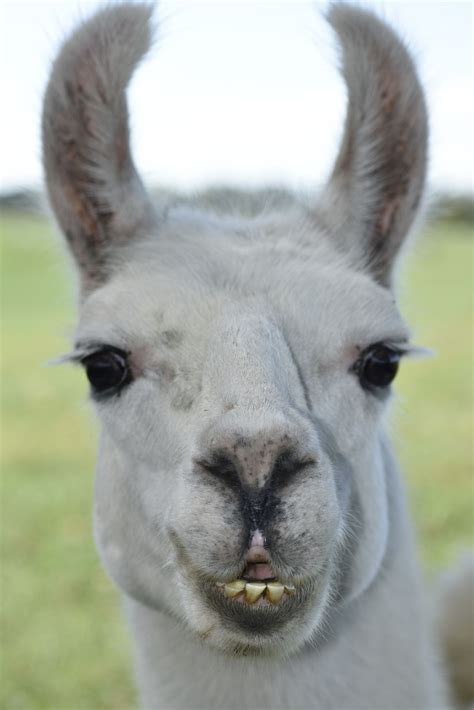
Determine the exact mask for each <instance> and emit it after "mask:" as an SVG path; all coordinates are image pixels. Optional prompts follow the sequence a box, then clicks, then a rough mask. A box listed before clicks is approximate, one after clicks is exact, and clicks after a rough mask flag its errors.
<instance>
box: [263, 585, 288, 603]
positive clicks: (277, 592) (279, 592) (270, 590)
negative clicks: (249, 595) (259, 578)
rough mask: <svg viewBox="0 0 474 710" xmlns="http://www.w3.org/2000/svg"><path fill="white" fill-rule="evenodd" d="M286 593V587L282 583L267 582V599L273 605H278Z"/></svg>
mask: <svg viewBox="0 0 474 710" xmlns="http://www.w3.org/2000/svg"><path fill="white" fill-rule="evenodd" d="M284 591H285V587H284V586H283V584H280V582H267V599H268V600H269V601H271V603H272V604H278V602H279V601H280V599H281V598H282V596H283V592H284Z"/></svg>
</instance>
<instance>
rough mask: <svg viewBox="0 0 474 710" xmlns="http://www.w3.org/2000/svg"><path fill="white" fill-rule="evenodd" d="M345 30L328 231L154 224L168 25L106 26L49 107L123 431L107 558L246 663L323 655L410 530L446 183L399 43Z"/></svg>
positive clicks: (103, 485)
mask: <svg viewBox="0 0 474 710" xmlns="http://www.w3.org/2000/svg"><path fill="white" fill-rule="evenodd" d="M329 21H330V23H331V24H332V26H333V27H334V29H335V30H336V32H337V34H338V37H339V41H340V44H341V49H342V70H343V75H344V78H345V80H346V83H347V88H348V112H347V118H346V125H345V132H344V136H343V140H342V146H341V148H340V152H339V155H338V157H337V160H336V163H335V167H334V169H333V172H332V175H331V177H330V179H329V182H328V185H327V187H326V188H325V190H324V191H323V193H322V195H321V196H320V197H319V199H318V200H315V203H314V205H313V206H312V207H311V209H303V208H296V207H295V209H294V210H290V211H287V212H286V213H284V214H266V215H264V216H262V217H259V218H255V219H244V218H242V219H241V220H238V219H235V218H234V217H232V218H230V217H217V216H211V215H208V214H204V213H201V212H196V211H189V210H188V211H186V210H183V209H180V208H177V209H174V210H169V211H168V212H167V213H166V214H156V213H155V211H154V208H153V206H152V204H151V202H150V200H149V198H148V196H147V194H146V191H145V189H144V188H143V185H142V183H141V182H140V179H139V177H138V175H137V173H136V171H135V168H134V165H133V162H132V158H131V154H130V149H129V141H128V125H127V106H126V100H125V94H124V91H125V88H126V85H127V82H128V80H129V78H130V75H131V72H132V70H133V68H134V66H135V65H136V63H137V62H138V60H139V59H140V58H141V56H142V55H143V54H144V52H145V51H146V50H147V48H148V44H149V41H150V29H149V23H150V10H149V7H148V6H144V5H127V4H120V5H117V6H115V7H109V8H107V9H105V10H102V11H101V12H99V13H98V14H97V15H96V16H94V17H93V18H92V19H91V20H89V21H88V22H86V23H84V24H83V25H82V26H81V27H80V28H79V29H78V30H77V31H76V32H75V33H74V34H73V35H72V37H71V38H70V39H69V40H68V41H67V42H66V43H65V45H64V47H63V49H62V50H61V52H60V55H59V57H58V59H57V60H56V63H55V65H54V67H53V70H52V75H51V79H50V83H49V85H48V88H47V92H46V97H45V105H44V115H43V139H44V163H45V169H46V176H47V184H48V189H49V195H50V199H51V202H52V205H53V208H54V210H55V213H56V216H57V219H58V221H59V224H60V226H61V228H62V230H63V232H64V234H65V236H66V239H67V241H68V243H69V246H70V248H71V250H72V253H73V255H74V257H75V260H76V262H77V265H78V269H79V274H80V280H81V307H80V320H79V325H78V328H77V333H76V343H75V350H74V353H73V355H72V357H73V359H75V360H78V361H80V362H82V364H83V365H84V366H85V368H86V370H87V373H88V376H89V379H90V381H91V392H92V398H93V400H94V402H95V405H96V407H97V410H98V413H99V418H100V420H101V429H102V431H101V439H100V449H99V459H98V470H97V483H96V502H95V534H96V540H97V545H98V548H99V551H100V554H101V557H102V560H103V562H104V564H105V566H106V568H107V570H108V571H109V573H110V575H111V576H112V578H113V579H114V580H115V581H116V583H117V584H118V586H119V587H120V588H121V589H122V590H123V591H125V592H126V593H127V594H128V595H130V596H132V597H134V598H136V599H138V600H140V601H141V602H143V603H144V604H147V605H149V606H151V607H154V608H156V609H159V610H164V611H165V612H166V613H171V614H174V615H176V616H178V617H179V618H181V619H182V620H184V622H185V623H186V624H187V625H188V627H189V628H190V629H192V630H193V631H194V632H196V633H197V634H199V635H201V636H202V638H205V639H206V641H207V642H208V643H209V644H211V645H213V646H214V647H217V648H219V649H221V650H226V651H232V652H239V651H240V652H245V653H277V652H281V653H285V654H286V653H289V652H291V651H293V650H295V649H297V648H299V647H300V646H301V645H302V644H303V643H304V642H305V640H308V639H310V638H311V637H314V635H315V633H316V632H317V630H318V629H319V628H320V627H321V624H322V623H323V619H324V614H325V611H326V610H327V609H328V608H330V607H331V606H332V605H335V604H344V603H346V602H347V601H348V600H349V599H353V598H355V597H357V596H358V595H360V594H361V593H362V592H363V591H364V590H365V589H367V587H368V586H369V585H370V584H371V582H372V581H373V580H374V578H375V576H376V575H377V573H378V571H379V569H380V567H381V565H382V563H383V560H384V556H385V554H386V549H387V540H388V537H389V531H390V516H389V506H388V498H389V492H388V490H387V485H388V484H387V481H386V478H385V475H386V472H385V468H386V467H385V458H386V455H387V454H386V449H385V447H384V439H383V435H382V431H381V418H382V415H383V412H384V409H385V406H386V403H387V400H388V399H389V393H390V382H391V380H392V379H393V376H394V375H395V372H396V369H397V364H398V360H399V359H400V357H401V356H402V355H403V353H404V352H406V351H407V350H408V349H409V345H408V339H409V333H408V330H407V327H406V325H405V324H404V322H403V320H402V318H401V316H400V315H399V313H398V311H397V308H396V305H395V302H394V298H393V294H392V291H391V280H392V271H393V266H394V261H395V258H396V256H397V254H398V252H399V249H400V247H401V244H402V242H403V240H404V237H405V236H406V233H407V231H408V230H409V227H410V226H411V223H412V221H413V217H414V214H415V212H416V210H417V208H418V205H419V202H420V196H421V192H422V188H423V183H424V176H425V162H426V140H427V127H426V114H425V105H424V99H423V94H422V91H421V89H420V86H419V83H418V80H417V77H416V73H415V70H414V67H413V64H412V61H411V59H410V57H409V55H408V54H407V52H406V50H405V48H404V47H403V45H402V44H401V42H400V41H399V40H398V39H397V38H396V36H395V35H394V34H393V32H392V31H391V30H390V29H389V28H388V27H387V26H386V25H385V24H383V23H382V22H380V21H379V20H378V19H376V18H375V17H374V16H373V15H371V14H370V13H368V12H366V11H364V10H361V9H355V8H351V7H348V6H346V5H344V4H337V5H334V6H332V8H331V10H330V12H329ZM244 587H245V589H244Z"/></svg>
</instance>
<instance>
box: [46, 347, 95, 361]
mask: <svg viewBox="0 0 474 710" xmlns="http://www.w3.org/2000/svg"><path fill="white" fill-rule="evenodd" d="M96 350H97V346H90V347H85V348H78V349H77V350H73V351H72V352H70V353H65V354H64V355H58V356H57V357H54V358H52V359H51V360H48V362H47V365H65V364H67V363H74V364H80V363H81V362H82V360H83V359H84V358H85V357H87V356H88V355H92V353H94V352H96Z"/></svg>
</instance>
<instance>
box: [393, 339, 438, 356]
mask: <svg viewBox="0 0 474 710" xmlns="http://www.w3.org/2000/svg"><path fill="white" fill-rule="evenodd" d="M383 344H384V345H386V346H387V347H388V348H391V349H392V350H395V351H396V352H398V353H399V354H400V356H401V357H410V358H422V357H433V356H434V355H435V352H434V350H431V349H430V348H425V347H423V346H422V345H412V344H411V343H393V342H390V341H389V340H385V341H384V342H383Z"/></svg>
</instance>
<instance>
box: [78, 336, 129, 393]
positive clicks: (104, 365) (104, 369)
mask: <svg viewBox="0 0 474 710" xmlns="http://www.w3.org/2000/svg"><path fill="white" fill-rule="evenodd" d="M81 362H82V365H83V366H84V367H85V370H86V373H87V377H88V380H89V382H90V383H91V387H92V392H93V394H95V395H108V394H115V393H116V392H118V391H119V390H120V389H121V388H122V387H123V386H124V385H126V384H127V383H128V382H130V380H131V373H130V368H129V366H128V363H127V355H126V353H124V352H123V351H122V350H118V349H116V348H111V347H110V348H103V349H102V350H98V351H97V352H95V353H92V354H91V355H87V356H86V357H85V358H83V359H82V361H81Z"/></svg>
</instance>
